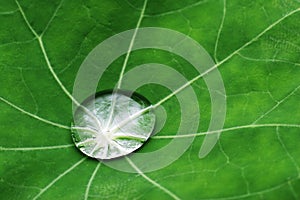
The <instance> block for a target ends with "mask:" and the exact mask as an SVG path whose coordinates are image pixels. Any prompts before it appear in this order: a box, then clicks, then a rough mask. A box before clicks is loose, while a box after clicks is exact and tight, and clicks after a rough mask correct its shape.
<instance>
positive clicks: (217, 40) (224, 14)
mask: <svg viewBox="0 0 300 200" xmlns="http://www.w3.org/2000/svg"><path fill="white" fill-rule="evenodd" d="M225 16H226V0H223V15H222V20H221V24H220V27H219V30H218V35H217V39H216V43H215V49H214V59H215V62H216V63H218V58H217V51H218V45H219V39H220V35H221V32H222V29H223V24H224V21H225Z"/></svg>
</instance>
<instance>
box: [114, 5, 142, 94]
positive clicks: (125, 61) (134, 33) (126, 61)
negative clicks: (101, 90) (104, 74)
mask: <svg viewBox="0 0 300 200" xmlns="http://www.w3.org/2000/svg"><path fill="white" fill-rule="evenodd" d="M147 1H148V0H145V1H144V4H143V8H142V10H141V14H140V17H139V19H138V22H137V24H136V28H135V30H134V32H133V35H132V38H131V41H130V44H129V47H128V50H127V53H126V57H125V60H124V62H123V66H122V70H121V73H120V77H119V81H118V86H117V89H120V88H121V84H122V80H123V75H124V72H125V69H126V66H127V63H128V60H129V56H130V54H131V50H132V47H133V44H134V41H135V38H136V35H137V32H138V29H139V27H140V26H141V22H142V19H143V17H144V13H145V10H146V6H147Z"/></svg>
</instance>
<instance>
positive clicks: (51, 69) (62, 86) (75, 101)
mask: <svg viewBox="0 0 300 200" xmlns="http://www.w3.org/2000/svg"><path fill="white" fill-rule="evenodd" d="M16 3H17V5H18V8H19V10H20V12H21V14H22V17H23V19H24V21H25V23H26V24H27V26H28V28H29V29H30V30H31V32H32V33H33V34H34V35H35V37H36V38H37V39H38V42H39V46H40V48H41V51H42V54H43V57H44V59H45V61H46V64H47V67H48V69H49V70H50V72H51V74H52V76H53V78H54V79H55V81H56V82H57V83H58V85H59V86H60V88H61V89H62V90H63V92H64V93H65V94H66V95H67V96H68V97H69V98H70V99H71V100H72V102H73V103H74V104H75V105H76V106H78V107H80V108H82V109H83V110H84V112H86V113H87V114H88V115H89V116H90V117H91V118H92V119H93V120H94V121H95V123H96V124H97V125H98V127H99V129H100V130H101V123H100V122H99V120H98V119H97V117H95V115H94V114H93V113H91V111H90V110H88V109H87V108H86V107H84V106H82V105H80V103H79V102H78V101H77V100H76V99H75V98H74V97H73V96H72V95H71V93H70V92H69V91H68V90H67V89H66V88H65V86H64V85H63V84H62V82H61V81H60V79H59V78H58V76H57V75H56V73H55V71H54V69H53V67H52V64H51V62H50V60H49V57H48V55H47V52H46V50H45V46H44V42H43V40H42V35H41V36H39V35H38V34H37V33H36V31H35V30H34V29H33V28H32V26H31V25H30V23H29V21H28V19H27V17H26V15H25V13H24V11H23V9H22V7H21V6H20V4H19V2H18V1H17V0H16ZM61 3H62V2H61ZM59 8H60V6H58V8H57V9H56V11H55V12H57V11H58V9H59ZM55 12H54V14H53V15H55ZM50 20H51V19H50ZM50 23H51V22H50Z"/></svg>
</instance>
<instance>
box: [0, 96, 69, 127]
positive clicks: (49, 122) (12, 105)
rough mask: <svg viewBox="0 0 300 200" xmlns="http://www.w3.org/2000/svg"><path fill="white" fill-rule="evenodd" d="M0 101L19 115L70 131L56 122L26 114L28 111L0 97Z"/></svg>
mask: <svg viewBox="0 0 300 200" xmlns="http://www.w3.org/2000/svg"><path fill="white" fill-rule="evenodd" d="M0 100H1V101H3V102H4V103H6V104H7V105H9V106H11V107H12V108H14V109H16V110H18V111H20V112H21V113H23V114H25V115H28V116H30V117H32V118H34V119H37V120H39V121H41V122H44V123H46V124H50V125H53V126H56V127H59V128H63V129H70V127H68V126H65V125H61V124H58V123H56V122H52V121H49V120H47V119H44V118H42V117H39V116H37V115H35V114H32V113H30V112H28V111H26V110H24V109H22V108H20V107H19V106H17V105H15V104H13V103H11V102H10V101H8V100H6V99H4V98H3V97H0Z"/></svg>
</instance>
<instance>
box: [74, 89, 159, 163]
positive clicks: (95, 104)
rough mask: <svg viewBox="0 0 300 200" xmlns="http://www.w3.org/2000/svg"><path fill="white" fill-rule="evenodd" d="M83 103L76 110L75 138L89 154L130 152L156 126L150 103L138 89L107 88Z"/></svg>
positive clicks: (101, 156) (107, 156)
mask: <svg viewBox="0 0 300 200" xmlns="http://www.w3.org/2000/svg"><path fill="white" fill-rule="evenodd" d="M81 105H82V107H78V108H77V110H76V111H75V113H74V124H73V125H72V138H73V141H74V143H75V145H76V147H77V148H78V149H79V150H80V151H81V152H83V153H84V154H86V155H87V156H89V157H93V158H96V159H112V158H117V157H121V156H124V155H127V154H130V153H132V152H133V151H135V150H137V149H138V148H140V147H141V146H142V145H143V143H144V142H145V141H146V140H148V138H149V137H150V135H151V133H152V131H153V129H154V125H155V115H154V113H153V112H152V110H151V109H149V108H150V107H149V106H151V104H150V102H149V101H148V100H147V99H146V98H145V97H143V96H141V95H139V94H137V93H132V94H131V93H130V92H126V91H118V92H112V91H104V92H100V93H97V94H96V95H95V96H92V97H89V98H87V99H86V100H85V101H84V102H83V103H82V104H81ZM137 113H139V114H137Z"/></svg>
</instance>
